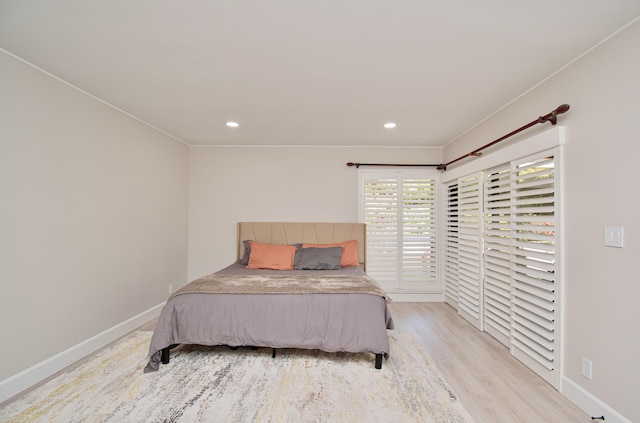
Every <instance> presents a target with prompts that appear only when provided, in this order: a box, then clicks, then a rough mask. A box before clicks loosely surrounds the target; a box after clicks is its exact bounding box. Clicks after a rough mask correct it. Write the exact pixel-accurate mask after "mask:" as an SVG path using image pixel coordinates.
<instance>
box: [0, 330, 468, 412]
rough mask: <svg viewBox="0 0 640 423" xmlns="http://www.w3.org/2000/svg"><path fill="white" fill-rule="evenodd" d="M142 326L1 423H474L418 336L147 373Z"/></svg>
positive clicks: (184, 363) (188, 349) (214, 354)
mask: <svg viewBox="0 0 640 423" xmlns="http://www.w3.org/2000/svg"><path fill="white" fill-rule="evenodd" d="M150 339H151V332H143V331H137V332H134V333H132V334H131V335H129V336H127V337H126V338H124V339H123V340H121V341H120V342H118V343H116V344H114V345H113V346H111V347H109V348H107V349H105V350H103V351H102V352H100V353H99V354H97V355H96V356H95V357H93V358H92V359H90V360H89V361H87V362H85V363H84V364H82V365H80V366H77V367H76V368H73V369H71V370H69V371H67V372H64V373H62V374H60V375H59V376H57V377H56V378H54V379H52V380H50V381H49V382H47V383H46V384H43V385H42V386H40V387H38V388H37V389H35V390H33V391H31V392H29V393H27V394H26V395H24V396H23V397H20V398H18V399H17V400H15V401H13V402H11V403H9V404H7V405H6V406H5V407H3V408H2V409H0V421H2V422H65V423H67V422H119V423H120V422H234V423H236V422H274V423H275V422H421V423H423V422H442V423H445V422H447V423H449V422H465V423H470V422H473V419H472V418H471V416H470V415H469V413H468V412H467V411H466V410H465V408H464V407H463V405H462V404H461V403H460V401H459V400H458V399H457V398H456V396H455V394H454V393H453V392H452V390H451V388H450V387H449V386H448V385H447V383H446V382H445V381H444V379H443V377H442V375H441V374H440V372H439V371H438V369H437V368H436V367H435V365H434V364H433V363H432V361H431V360H430V359H429V357H428V356H427V355H426V354H425V352H424V350H423V349H422V348H421V347H420V345H419V344H418V342H417V341H416V340H415V338H414V337H413V335H410V334H398V333H391V332H390V335H389V341H390V344H391V354H390V357H389V359H388V360H386V361H383V365H382V369H381V370H376V369H375V368H374V365H373V355H372V354H364V353H363V354H348V353H324V352H321V351H308V350H297V349H291V350H287V349H283V350H278V352H277V355H276V357H275V358H272V356H271V350H270V349H266V348H260V349H257V350H252V349H250V348H238V349H236V350H232V349H230V348H228V347H222V346H220V347H202V346H180V347H177V348H176V349H174V350H173V351H172V357H171V362H170V363H169V364H168V365H162V366H161V367H160V370H159V371H158V372H154V373H146V374H145V373H143V371H142V370H143V368H144V366H145V364H146V362H147V349H148V348H149V341H150Z"/></svg>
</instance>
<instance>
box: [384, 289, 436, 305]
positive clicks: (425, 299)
mask: <svg viewBox="0 0 640 423" xmlns="http://www.w3.org/2000/svg"><path fill="white" fill-rule="evenodd" d="M387 294H389V297H390V298H391V300H392V301H397V302H399V303H442V302H444V294H443V293H442V292H433V293H429V292H423V293H420V294H407V293H403V292H387Z"/></svg>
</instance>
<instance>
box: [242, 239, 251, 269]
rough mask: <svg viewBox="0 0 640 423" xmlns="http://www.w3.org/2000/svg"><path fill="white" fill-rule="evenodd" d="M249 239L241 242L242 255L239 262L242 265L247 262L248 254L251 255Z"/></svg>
mask: <svg viewBox="0 0 640 423" xmlns="http://www.w3.org/2000/svg"><path fill="white" fill-rule="evenodd" d="M249 241H251V240H250V239H247V240H244V241H242V243H243V244H244V255H243V256H242V258H241V259H240V264H242V265H243V266H246V265H247V264H249V256H250V255H251V246H250V245H249Z"/></svg>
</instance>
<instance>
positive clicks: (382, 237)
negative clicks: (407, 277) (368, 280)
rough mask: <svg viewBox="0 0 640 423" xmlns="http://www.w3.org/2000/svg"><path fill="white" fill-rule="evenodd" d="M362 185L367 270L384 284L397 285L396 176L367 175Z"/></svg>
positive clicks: (393, 286)
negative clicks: (365, 225)
mask: <svg viewBox="0 0 640 423" xmlns="http://www.w3.org/2000/svg"><path fill="white" fill-rule="evenodd" d="M361 186H362V196H363V201H361V205H362V207H363V218H364V222H365V223H366V224H367V273H368V274H369V275H371V276H372V277H374V278H375V279H376V280H377V281H378V283H380V285H381V286H383V287H385V288H387V289H389V288H396V287H397V286H398V282H399V279H398V242H399V239H398V225H399V217H398V208H399V199H400V193H399V192H398V191H399V190H398V187H399V186H400V180H399V179H398V177H397V175H385V174H375V173H374V174H365V177H364V179H363V182H362V184H361Z"/></svg>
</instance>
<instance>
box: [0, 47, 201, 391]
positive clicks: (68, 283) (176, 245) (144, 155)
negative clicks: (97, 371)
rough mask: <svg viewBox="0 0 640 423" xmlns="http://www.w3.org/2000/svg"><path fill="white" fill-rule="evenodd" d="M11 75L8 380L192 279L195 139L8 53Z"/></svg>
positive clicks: (0, 131)
mask: <svg viewBox="0 0 640 423" xmlns="http://www.w3.org/2000/svg"><path fill="white" fill-rule="evenodd" d="M0 75H2V77H1V78H0V93H1V94H0V193H1V199H0V202H1V203H0V213H1V215H0V216H1V220H0V233H1V236H0V250H1V251H0V283H1V289H0V333H1V334H2V343H3V349H2V360H0V381H6V380H7V378H9V377H12V376H15V375H16V374H17V373H19V372H23V371H25V370H26V369H29V368H31V367H32V366H35V365H36V364H38V363H40V362H42V361H43V360H45V359H49V358H51V357H53V356H55V355H56V354H59V353H61V352H62V351H64V350H66V349H68V348H71V347H73V346H74V345H76V344H78V343H80V342H82V341H85V340H87V339H89V338H91V337H93V336H95V335H96V334H99V333H101V332H103V331H105V330H107V329H109V328H111V327H113V326H114V325H117V324H120V323H122V322H123V321H126V320H127V319H131V318H132V317H134V316H136V315H139V314H140V313H143V312H144V311H146V310H148V309H150V308H152V307H154V306H157V305H158V304H161V303H162V302H163V301H165V300H166V297H167V294H168V292H167V290H168V284H169V283H176V281H178V283H183V281H185V280H186V276H187V205H188V200H187V195H188V189H187V183H188V159H189V157H188V147H187V146H185V145H184V144H182V143H179V142H177V141H175V140H173V139H171V138H170V137H168V136H165V135H163V134H161V133H160V132H158V131H156V130H154V129H152V128H150V127H148V126H146V125H144V124H142V123H141V122H139V121H137V120H135V119H132V118H130V117H128V116H127V115H125V114H123V113H121V112H119V111H117V110H114V109H113V108H111V107H109V106H107V105H105V104H103V103H101V102H99V101H97V100H95V99H93V98H91V97H90V96H87V95H85V94H83V93H81V92H79V91H77V90H75V89H74V88H71V87H70V86H68V85H66V84H64V83H62V82H60V81H58V80H56V79H54V78H52V77H51V76H48V75H47V74H45V73H43V72H40V71H39V70H37V69H35V68H33V67H31V66H29V65H27V64H25V63H23V62H21V61H19V60H17V59H16V58H14V57H12V56H10V55H7V54H6V53H4V52H0ZM3 386H5V385H3ZM2 393H3V394H5V393H6V392H2Z"/></svg>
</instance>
